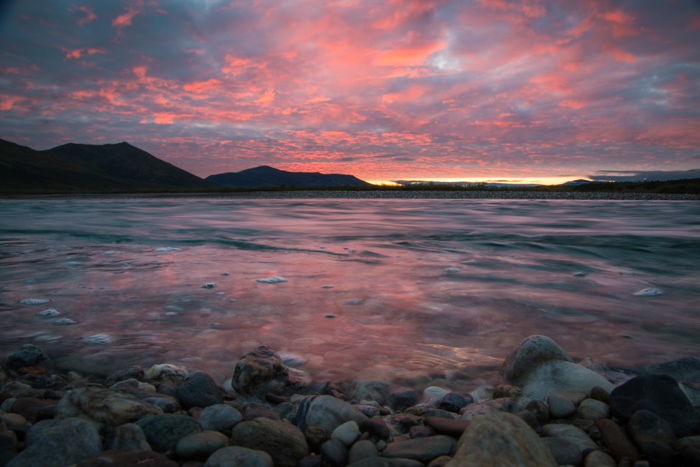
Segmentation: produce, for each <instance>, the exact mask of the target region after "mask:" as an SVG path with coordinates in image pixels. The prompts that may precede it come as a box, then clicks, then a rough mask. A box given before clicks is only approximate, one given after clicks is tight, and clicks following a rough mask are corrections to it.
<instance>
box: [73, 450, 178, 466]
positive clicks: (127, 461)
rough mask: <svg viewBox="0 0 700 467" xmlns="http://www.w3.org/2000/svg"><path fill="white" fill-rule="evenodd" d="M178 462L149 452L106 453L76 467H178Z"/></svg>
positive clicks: (88, 459)
mask: <svg viewBox="0 0 700 467" xmlns="http://www.w3.org/2000/svg"><path fill="white" fill-rule="evenodd" d="M177 465H178V464H177V462H175V461H172V460H170V459H168V458H167V457H165V456H164V455H163V454H158V453H157V452H153V451H149V450H140V451H138V450H134V451H105V452H101V453H99V454H97V455H94V456H92V457H88V458H87V459H84V460H82V461H81V462H79V463H78V464H77V466H76V467H134V466H138V467H177Z"/></svg>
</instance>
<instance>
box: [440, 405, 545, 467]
mask: <svg viewBox="0 0 700 467" xmlns="http://www.w3.org/2000/svg"><path fill="white" fill-rule="evenodd" d="M467 465H475V466H476V465H479V466H481V465H483V466H488V465H493V466H496V465H504V466H505V465H513V466H515V465H517V466H521V467H556V465H557V464H556V462H555V460H554V457H553V456H552V453H551V452H550V451H549V449H548V448H547V446H546V445H545V444H544V442H543V441H542V440H541V439H540V437H539V436H537V433H535V431H534V430H533V429H532V428H530V427H529V426H528V425H527V423H525V422H524V421H522V420H521V419H520V418H519V417H517V416H515V415H513V414H510V413H506V412H494V413H491V414H488V415H480V416H477V417H474V419H472V421H471V423H470V424H469V427H468V428H467V429H466V430H465V431H464V433H463V434H462V436H461V437H460V438H459V441H458V442H457V451H456V452H455V454H454V456H453V457H452V460H451V461H450V462H449V463H448V464H447V466H448V467H461V466H467Z"/></svg>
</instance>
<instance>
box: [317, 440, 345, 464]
mask: <svg viewBox="0 0 700 467" xmlns="http://www.w3.org/2000/svg"><path fill="white" fill-rule="evenodd" d="M321 459H322V460H323V464H325V465H327V466H330V467H342V466H344V465H345V464H346V463H347V460H348V448H347V447H346V445H345V444H344V443H343V442H342V441H340V440H339V439H337V438H331V439H329V440H328V441H326V442H324V443H323V444H322V445H321Z"/></svg>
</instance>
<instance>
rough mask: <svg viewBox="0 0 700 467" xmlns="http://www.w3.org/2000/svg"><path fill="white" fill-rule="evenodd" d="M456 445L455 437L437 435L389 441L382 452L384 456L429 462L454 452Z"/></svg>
mask: <svg viewBox="0 0 700 467" xmlns="http://www.w3.org/2000/svg"><path fill="white" fill-rule="evenodd" d="M454 447H455V440H454V439H452V438H451V437H449V436H444V435H436V436H428V437H425V438H415V439H410V440H406V441H398V442H393V443H389V444H388V445H387V447H386V449H384V451H383V452H382V456H384V457H401V458H406V459H414V460H417V461H420V462H429V461H430V460H432V459H435V458H436V457H440V456H444V455H450V454H452V451H453V450H454Z"/></svg>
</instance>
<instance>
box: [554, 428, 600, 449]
mask: <svg viewBox="0 0 700 467" xmlns="http://www.w3.org/2000/svg"><path fill="white" fill-rule="evenodd" d="M542 434H543V435H544V436H546V437H549V438H561V439H565V440H567V441H570V442H571V443H573V444H574V445H576V446H577V447H578V450H579V452H583V451H585V450H586V449H597V448H598V445H596V443H595V441H593V440H592V439H591V437H590V436H588V434H587V433H586V432H585V431H583V430H582V429H580V428H578V427H576V426H574V425H566V424H563V423H550V424H547V425H544V426H543V427H542Z"/></svg>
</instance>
